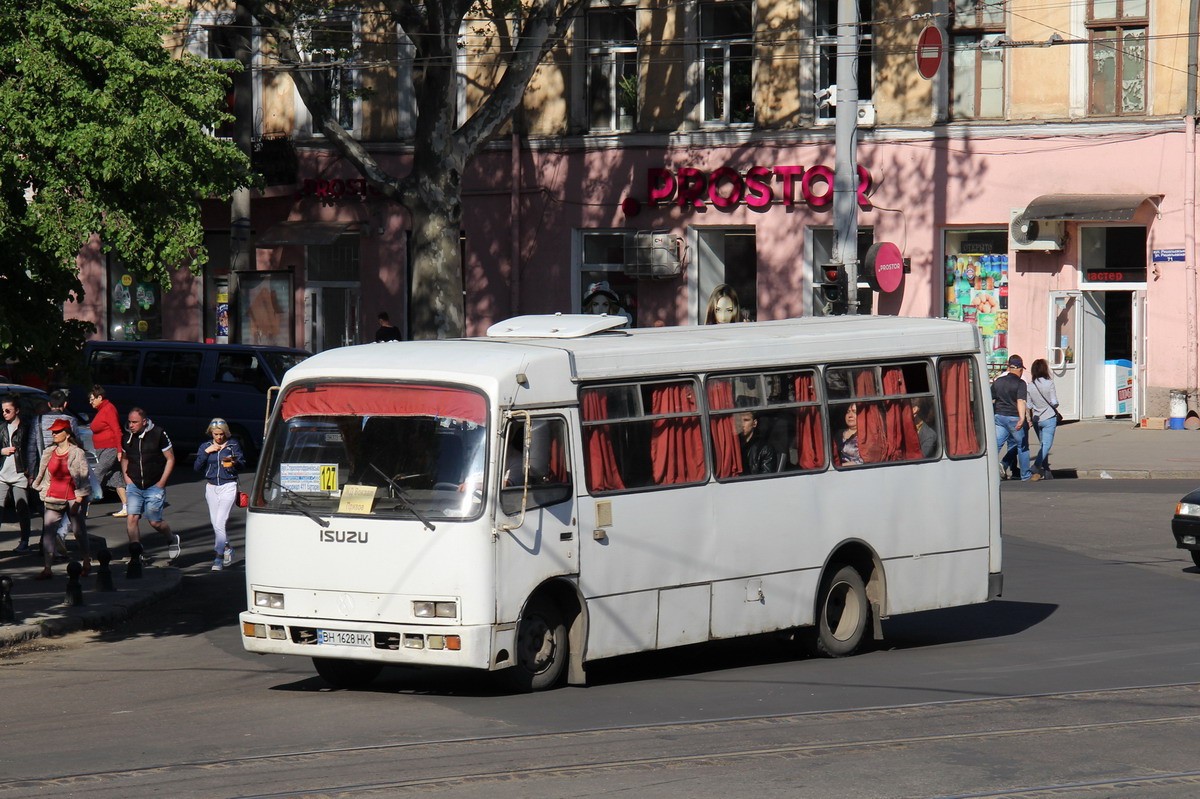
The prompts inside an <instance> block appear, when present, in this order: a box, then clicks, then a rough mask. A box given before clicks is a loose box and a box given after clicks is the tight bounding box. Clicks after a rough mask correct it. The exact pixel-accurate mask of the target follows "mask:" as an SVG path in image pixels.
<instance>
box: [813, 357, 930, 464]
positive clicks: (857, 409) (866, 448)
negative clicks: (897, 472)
mask: <svg viewBox="0 0 1200 799" xmlns="http://www.w3.org/2000/svg"><path fill="white" fill-rule="evenodd" d="M826 385H827V386H828V387H829V388H830V392H831V395H842V394H848V398H849V399H853V400H854V401H853V402H846V401H842V402H836V403H831V405H830V419H829V424H830V428H831V429H832V430H833V431H834V440H833V443H834V456H835V458H836V462H837V464H838V465H839V466H854V465H858V464H871V463H896V462H904V461H920V460H926V459H929V458H934V457H937V454H938V434H937V418H936V415H935V414H934V412H933V410H934V409H933V403H932V397H930V396H929V389H930V381H929V367H928V364H927V363H925V362H913V363H902V364H884V365H880V366H869V367H857V368H845V369H830V370H828V371H827V372H826ZM875 397H881V398H880V399H875ZM868 398H870V400H869V401H867V399H868Z"/></svg>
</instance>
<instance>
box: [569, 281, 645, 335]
mask: <svg viewBox="0 0 1200 799" xmlns="http://www.w3.org/2000/svg"><path fill="white" fill-rule="evenodd" d="M579 307H580V308H581V309H582V310H583V312H584V313H586V314H608V315H609V316H623V317H624V318H625V325H626V326H629V327H632V326H633V325H632V322H633V318H632V317H631V316H630V315H629V314H628V313H627V312H626V311H625V309H624V308H622V307H621V300H620V299H619V298H618V297H617V293H616V292H615V291H613V290H612V287H611V286H609V285H608V281H607V280H600V281H597V282H595V283H592V284H591V285H590V286H588V287H587V291H585V292H584V294H583V302H582V303H580V306H579Z"/></svg>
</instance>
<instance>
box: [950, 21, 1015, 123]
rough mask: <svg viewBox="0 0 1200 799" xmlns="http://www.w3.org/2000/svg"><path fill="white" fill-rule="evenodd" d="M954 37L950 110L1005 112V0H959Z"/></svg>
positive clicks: (964, 115) (980, 115)
mask: <svg viewBox="0 0 1200 799" xmlns="http://www.w3.org/2000/svg"><path fill="white" fill-rule="evenodd" d="M953 25H954V29H953V32H952V38H951V48H952V50H951V66H952V72H951V83H950V113H951V115H952V116H953V117H954V118H955V119H997V118H1000V117H1003V116H1004V48H1003V47H1002V46H1001V38H1002V37H1003V36H1004V32H1005V18H1004V3H1003V2H1001V0H956V2H955V5H954V21H953Z"/></svg>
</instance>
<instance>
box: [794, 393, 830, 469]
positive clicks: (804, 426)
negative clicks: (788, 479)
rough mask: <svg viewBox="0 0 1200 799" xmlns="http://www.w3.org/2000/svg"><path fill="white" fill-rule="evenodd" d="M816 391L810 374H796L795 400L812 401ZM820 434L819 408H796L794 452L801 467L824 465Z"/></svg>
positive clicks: (823, 447) (822, 442)
mask: <svg viewBox="0 0 1200 799" xmlns="http://www.w3.org/2000/svg"><path fill="white" fill-rule="evenodd" d="M816 399H817V392H816V389H815V388H814V386H813V376H812V375H811V374H802V375H796V402H814V401H815V400H816ZM822 438H823V437H822V434H821V412H820V409H819V408H816V407H811V408H797V409H796V452H797V453H798V455H799V459H800V468H801V469H820V468H821V467H822V466H824V465H825V442H824V441H823V440H822Z"/></svg>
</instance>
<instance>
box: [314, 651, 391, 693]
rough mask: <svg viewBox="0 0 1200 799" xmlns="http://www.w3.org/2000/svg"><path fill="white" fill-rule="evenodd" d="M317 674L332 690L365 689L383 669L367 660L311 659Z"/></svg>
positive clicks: (379, 664)
mask: <svg viewBox="0 0 1200 799" xmlns="http://www.w3.org/2000/svg"><path fill="white" fill-rule="evenodd" d="M312 661H313V665H314V666H316V667H317V674H319V675H321V679H322V680H324V681H325V682H327V683H329V684H330V685H332V686H333V687H334V688H366V687H367V686H368V685H370V684H371V680H373V679H375V677H376V676H377V675H378V674H379V672H380V671H381V670H382V669H383V664H382V663H373V662H371V661H369V660H339V659H337V658H313V659H312Z"/></svg>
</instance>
